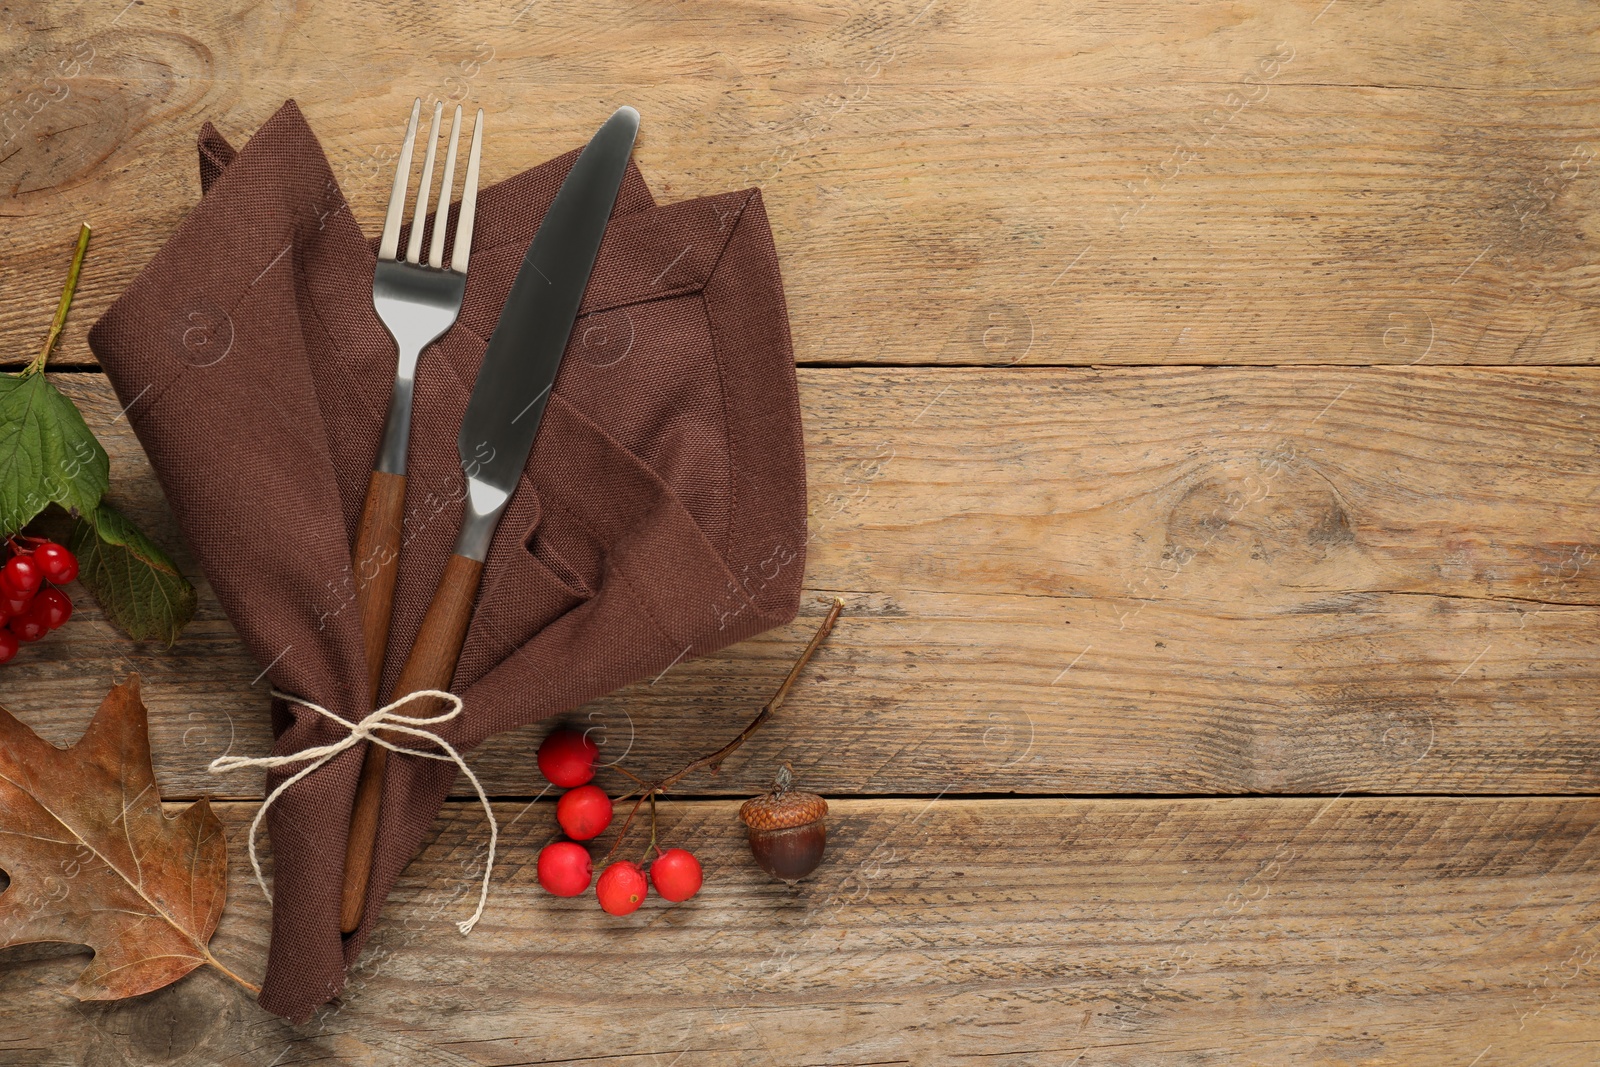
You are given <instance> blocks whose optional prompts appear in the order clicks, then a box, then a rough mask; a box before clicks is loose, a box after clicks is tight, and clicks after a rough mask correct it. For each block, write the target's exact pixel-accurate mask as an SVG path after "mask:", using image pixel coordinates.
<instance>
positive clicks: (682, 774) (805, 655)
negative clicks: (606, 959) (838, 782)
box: [600, 597, 844, 863]
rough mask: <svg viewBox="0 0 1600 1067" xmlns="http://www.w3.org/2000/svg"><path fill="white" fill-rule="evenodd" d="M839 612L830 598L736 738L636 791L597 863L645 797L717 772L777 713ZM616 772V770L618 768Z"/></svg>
mask: <svg viewBox="0 0 1600 1067" xmlns="http://www.w3.org/2000/svg"><path fill="white" fill-rule="evenodd" d="M843 610H844V598H842V597H834V598H833V606H832V607H831V608H829V609H828V614H827V615H826V616H824V617H823V619H822V623H821V625H819V626H818V627H817V632H816V633H815V634H814V635H812V638H811V643H810V644H808V645H807V646H806V648H805V651H804V652H802V653H800V656H799V658H798V659H796V660H795V661H794V666H793V667H790V668H789V674H788V676H787V677H785V678H784V680H783V683H782V684H781V685H779V686H778V691H777V692H776V693H774V694H772V699H771V700H769V701H767V702H766V704H765V705H763V706H762V708H761V711H760V712H758V713H757V715H756V717H755V718H753V719H751V720H750V724H749V725H748V726H746V727H745V728H744V729H743V730H740V731H739V736H738V737H735V738H734V739H733V740H732V741H729V742H728V743H727V744H726V745H723V746H722V747H721V748H719V749H717V750H716V751H715V752H713V753H711V754H710V755H709V756H701V757H700V758H699V759H697V760H694V761H692V762H690V763H689V764H687V765H685V766H684V767H683V768H682V769H681V770H678V771H675V772H673V773H672V774H669V775H667V776H666V777H665V778H663V779H661V780H660V781H659V782H656V783H655V784H653V785H648V786H646V787H645V788H644V789H643V790H641V791H640V793H641V795H640V797H639V799H638V800H635V801H634V802H633V808H632V810H630V811H629V812H628V817H627V818H626V819H624V820H622V828H621V829H619V830H618V831H617V840H616V842H615V843H614V844H613V845H612V846H611V851H610V852H607V853H606V854H605V856H603V857H602V858H601V860H600V862H601V863H604V862H605V861H606V860H609V859H610V858H611V857H612V855H614V854H615V853H616V851H617V849H618V848H620V847H621V846H622V842H623V839H624V838H626V837H627V836H628V827H629V826H631V825H633V817H634V816H635V815H637V814H639V807H640V805H642V804H643V803H644V802H645V799H646V798H649V800H650V803H651V804H652V805H654V804H655V796H656V794H657V793H661V792H665V791H666V790H668V789H670V788H672V787H673V786H675V785H677V784H678V783H679V782H681V781H683V779H685V778H687V777H688V776H689V775H691V774H693V773H694V772H695V771H697V770H700V769H701V768H702V767H704V768H705V769H706V770H709V771H710V772H711V773H712V774H716V773H717V771H718V770H719V769H720V768H721V767H722V761H723V760H725V759H727V758H728V757H729V756H731V755H733V753H734V751H735V750H736V749H738V747H739V746H740V745H742V744H744V743H745V741H746V740H747V739H748V738H749V737H750V735H751V734H753V733H755V732H756V730H757V729H758V728H759V727H760V726H761V724H762V723H764V722H766V721H767V719H768V717H769V716H771V715H772V713H773V712H775V711H777V710H778V709H779V708H780V707H782V706H783V702H784V700H785V699H786V698H787V697H788V696H789V690H791V689H793V688H794V683H795V680H796V679H798V678H799V677H800V672H801V671H802V670H803V669H804V668H805V665H806V664H807V663H810V662H811V657H812V656H814V655H816V653H817V648H818V646H820V645H821V644H822V642H823V641H824V640H826V639H827V636H828V635H829V634H830V633H832V632H833V624H834V623H835V622H837V621H838V619H839V612H841V611H843ZM617 769H619V770H620V768H617ZM624 773H626V772H624ZM628 777H630V778H633V779H634V780H635V781H637V780H638V779H637V776H635V775H632V774H630V775H628ZM631 795H632V794H631V793H630V794H628V795H627V796H623V797H620V798H619V799H621V800H626V799H628V796H631ZM648 854H649V851H648V849H647V850H646V855H648Z"/></svg>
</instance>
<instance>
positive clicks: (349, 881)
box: [339, 556, 483, 934]
mask: <svg viewBox="0 0 1600 1067" xmlns="http://www.w3.org/2000/svg"><path fill="white" fill-rule="evenodd" d="M482 576H483V563H482V562H481V561H479V560H475V559H468V558H466V557H465V556H451V557H450V561H449V562H448V563H446V564H445V568H444V574H443V576H442V577H441V578H440V579H439V586H438V588H437V589H435V590H434V593H433V602H432V603H430V604H429V605H428V613H427V614H426V615H424V616H423V617H422V628H421V629H420V630H418V631H417V640H416V642H415V643H414V644H413V645H412V646H411V655H410V657H409V658H408V659H407V660H406V665H405V667H404V668H403V669H402V670H401V671H400V680H399V681H398V682H396V683H395V687H394V691H395V696H396V698H398V697H399V696H402V695H404V694H406V693H414V692H416V691H417V690H419V689H449V688H450V681H451V679H452V678H453V677H454V676H455V673H456V661H457V660H458V659H460V658H461V646H462V645H463V644H464V643H465V642H466V639H467V626H468V625H469V624H470V623H471V622H472V605H473V601H474V600H476V599H477V596H478V581H479V579H480V578H481V577H482ZM437 711H438V707H437V705H436V704H434V703H433V702H432V701H427V702H424V701H420V700H419V701H417V702H416V704H415V705H413V706H411V707H409V708H407V709H405V714H407V715H410V716H413V717H419V718H422V717H426V716H428V715H433V714H436V713H437ZM388 762H389V750H388V749H386V748H384V747H383V746H382V745H372V744H369V745H368V746H367V756H366V762H365V763H363V764H362V767H361V782H360V784H359V785H358V786H357V787H356V804H355V811H354V813H353V815H352V817H351V820H350V837H349V840H348V843H347V845H346V847H345V858H344V898H343V901H342V902H341V908H340V917H339V928H340V929H341V930H342V931H344V932H345V933H347V934H348V933H350V932H352V931H353V930H355V929H356V928H357V927H358V926H360V925H361V916H362V913H363V912H364V911H365V910H366V899H367V882H368V881H369V880H370V878H371V875H372V846H373V843H374V842H375V841H376V840H377V836H378V812H379V810H380V809H381V807H382V804H383V772H384V770H385V768H386V767H387V766H388Z"/></svg>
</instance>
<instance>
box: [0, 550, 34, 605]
mask: <svg viewBox="0 0 1600 1067" xmlns="http://www.w3.org/2000/svg"><path fill="white" fill-rule="evenodd" d="M42 581H44V574H43V573H42V572H41V571H40V570H39V565H38V564H37V563H35V562H34V561H33V557H32V556H12V557H11V558H10V559H8V560H6V566H5V570H4V571H0V582H3V583H4V584H5V587H6V592H8V593H16V594H18V595H21V596H32V595H33V594H34V593H35V592H37V591H38V589H39V583H40V582H42Z"/></svg>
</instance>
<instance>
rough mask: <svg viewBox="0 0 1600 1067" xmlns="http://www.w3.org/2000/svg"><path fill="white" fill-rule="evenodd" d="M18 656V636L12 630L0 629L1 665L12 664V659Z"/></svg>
mask: <svg viewBox="0 0 1600 1067" xmlns="http://www.w3.org/2000/svg"><path fill="white" fill-rule="evenodd" d="M16 654H17V635H16V634H14V633H12V632H11V631H10V630H6V629H0V663H10V662H11V657H12V656H15V655H16Z"/></svg>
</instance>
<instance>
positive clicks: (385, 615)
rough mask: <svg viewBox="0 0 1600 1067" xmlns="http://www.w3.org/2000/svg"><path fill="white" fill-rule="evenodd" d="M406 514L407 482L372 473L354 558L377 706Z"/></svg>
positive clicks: (369, 689)
mask: <svg viewBox="0 0 1600 1067" xmlns="http://www.w3.org/2000/svg"><path fill="white" fill-rule="evenodd" d="M405 509H406V476H405V475H403V474H389V473H388V472H386V471H373V472H372V480H371V481H369V482H368V483H367V499H366V502H365V503H363V504H362V505H361V521H360V524H359V525H358V526H357V527H356V548H355V555H354V560H353V562H354V565H355V586H356V610H357V611H358V612H359V613H360V615H361V636H362V639H363V640H364V641H365V643H366V646H367V681H368V686H367V692H369V693H371V694H372V700H373V706H374V707H376V706H377V700H378V686H379V685H381V684H382V682H383V650H384V648H386V647H387V646H388V644H389V616H390V613H391V612H392V611H393V609H394V583H395V578H396V577H398V575H399V574H400V530H401V524H402V521H403V519H404V517H405Z"/></svg>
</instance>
